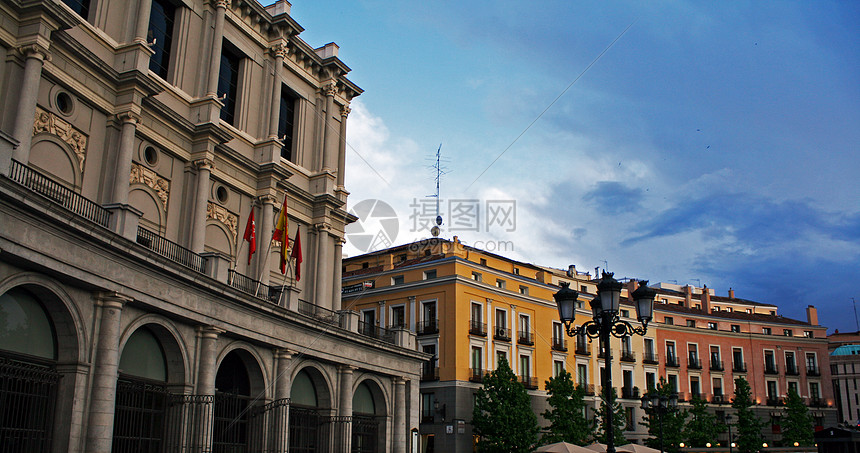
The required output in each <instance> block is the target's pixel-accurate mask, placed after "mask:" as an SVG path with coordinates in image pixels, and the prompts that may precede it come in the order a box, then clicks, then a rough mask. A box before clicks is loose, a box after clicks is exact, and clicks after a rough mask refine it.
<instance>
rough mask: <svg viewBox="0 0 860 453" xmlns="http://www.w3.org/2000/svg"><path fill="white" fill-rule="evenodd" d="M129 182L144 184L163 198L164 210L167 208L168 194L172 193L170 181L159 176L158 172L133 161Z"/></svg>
mask: <svg viewBox="0 0 860 453" xmlns="http://www.w3.org/2000/svg"><path fill="white" fill-rule="evenodd" d="M128 183H129V184H143V185H145V186H147V187H149V188H151V189H152V190H154V191H155V193H156V194H157V195H158V198H159V199H160V200H161V205H162V206H163V207H164V210H165V211H166V210H167V199H168V195H170V181H168V180H166V179H164V178H162V177H161V176H158V174H157V173H156V172H154V171H152V170H150V169H148V168H146V167H144V166H143V165H140V164H136V163H133V162H132V164H131V174H130V175H129V179H128Z"/></svg>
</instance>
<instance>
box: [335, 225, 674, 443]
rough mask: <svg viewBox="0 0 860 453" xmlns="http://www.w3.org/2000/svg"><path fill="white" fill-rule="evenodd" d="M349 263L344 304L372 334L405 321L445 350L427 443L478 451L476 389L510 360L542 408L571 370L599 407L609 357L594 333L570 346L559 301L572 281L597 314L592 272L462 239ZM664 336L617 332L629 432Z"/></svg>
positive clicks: (428, 344)
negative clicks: (653, 352) (555, 381)
mask: <svg viewBox="0 0 860 453" xmlns="http://www.w3.org/2000/svg"><path fill="white" fill-rule="evenodd" d="M343 266H344V267H343V300H342V304H343V308H344V309H351V310H355V311H358V312H359V313H360V317H361V321H360V327H359V329H360V330H361V331H362V332H363V333H365V334H369V335H376V336H380V337H384V336H387V335H393V332H394V331H395V330H397V329H404V328H405V329H408V330H410V331H413V332H415V333H416V334H417V347H418V349H419V350H421V351H423V352H426V353H429V354H433V355H434V356H435V359H434V360H432V361H431V362H429V363H428V364H427V365H426V366H425V368H424V373H423V376H422V381H421V384H420V389H421V409H420V410H421V417H420V419H421V425H420V434H421V436H422V438H421V440H422V445H423V446H424V449H423V450H422V451H425V452H429V451H437V452H439V451H445V452H465V451H472V442H473V436H472V428H471V425H470V424H469V421H470V420H471V419H472V408H473V402H474V394H475V392H476V391H477V389H478V388H479V387H480V385H481V381H482V378H483V375H484V374H485V373H487V372H489V371H490V370H494V369H496V367H497V366H498V364H499V361H500V359H502V358H504V359H506V360H508V362H509V363H510V365H511V368H512V369H513V371H514V373H515V374H517V375H518V376H519V378H520V380H521V381H522V382H523V384H524V385H525V387H526V389H527V390H528V392H529V394H530V395H531V396H532V407H533V409H534V410H535V413H537V414H541V413H542V412H543V411H544V410H545V409H546V408H547V406H546V392H545V391H544V390H543V389H544V387H545V381H546V380H548V379H549V378H550V377H551V376H555V375H557V374H558V373H559V372H560V371H561V370H562V369H565V370H567V371H568V372H570V373H571V374H573V375H574V376H575V379H577V380H578V382H580V383H582V384H585V385H586V386H587V388H588V389H589V395H590V396H589V399H590V404H591V406H592V407H594V408H596V407H598V405H599V401H598V400H597V398H596V397H594V392H595V390H597V391H599V386H595V385H594V384H595V383H598V382H599V376H600V374H599V372H600V368H599V367H602V366H603V362H604V360H603V358H602V357H598V355H599V354H597V352H598V348H597V345H596V344H595V345H591V344H590V342H589V341H588V340H587V339H585V338H577V339H576V340H575V341H572V342H571V344H568V341H567V336H566V334H565V333H564V331H563V325H562V324H561V322H559V320H558V319H559V317H558V309H557V307H556V304H555V301H554V300H553V294H554V293H555V292H556V291H558V283H559V282H562V281H564V282H569V283H570V284H571V287H572V288H576V289H577V290H579V291H580V293H581V294H582V295H581V296H580V297H581V299H582V301H581V302H582V304H581V306H580V307H579V308H580V310H579V311H578V313H577V317H578V318H579V317H581V319H577V325H579V324H581V323H582V322H584V321H586V320H588V319H590V317H591V314H590V310H588V303H587V301H588V300H589V299H590V298H591V297H593V295H595V294H596V292H597V287H596V283H597V282H596V280H594V281H593V280H592V276H591V275H590V274H587V273H581V272H578V271H577V270H576V269H575V268H574V267H573V266H571V267H570V269H568V270H567V271H565V270H560V269H552V268H546V267H541V266H536V265H533V264H528V263H523V262H519V261H515V260H511V259H508V258H505V257H502V256H499V255H496V254H493V253H489V252H485V251H482V250H478V249H475V248H472V247H468V246H465V245H463V244H462V243H460V242H459V241H458V240H457V237H454V239H453V241H449V240H444V239H431V240H426V241H420V242H415V243H412V244H407V245H402V246H398V247H394V248H390V249H386V250H382V251H378V252H374V253H370V254H365V255H361V256H357V257H353V258H348V259H344V261H343ZM626 294H627V291H626V288H625V292H624V294H623V296H626ZM622 303H623V302H622ZM621 315H622V317H626V319H627V320H628V321H631V322H634V323H635V322H636V321H635V316H636V313H635V309H634V308H633V306H632V305H626V304H623V305H622V311H621ZM630 316H633V318H630ZM655 335H656V334H655V333H654V332H653V329H652V330H649V331H648V333H647V334H646V335H645V336H644V337H642V336H634V337H632V338H627V339H625V340H624V341H623V342H622V340H619V339H613V342H615V343H613V344H612V345H611V349H610V350H611V351H616V353H615V354H614V356H613V363H612V368H613V384H614V385H615V386H616V387H617V388H618V394H619V396H621V397H622V398H623V399H622V403H623V404H624V406H625V407H626V408H627V412H628V420H629V427H630V428H631V430H630V431H627V432H625V436H626V437H627V438H628V439H629V440H634V439H640V438H642V437H644V436H645V435H646V434H645V431H644V430H643V428H642V427H641V426H640V425H639V424H638V421H639V420H640V419H641V416H642V411H641V409H640V408H639V404H640V402H639V399H638V398H639V396H640V391H639V388H640V387H641V388H642V389H643V390H644V388H645V382H646V379H648V380H653V379H656V376H657V374H658V367H659V363H658V362H657V360H648V359H649V358H653V357H646V356H645V355H644V354H642V351H644V350H645V349H644V344H645V342H646V341H650V342H651V343H652V345H653V343H654V342H655V338H656V336H655ZM538 419H539V421H540V422H541V423H542V424H543V425H546V422H545V421H544V420H543V419H542V418H541V417H539V418H538Z"/></svg>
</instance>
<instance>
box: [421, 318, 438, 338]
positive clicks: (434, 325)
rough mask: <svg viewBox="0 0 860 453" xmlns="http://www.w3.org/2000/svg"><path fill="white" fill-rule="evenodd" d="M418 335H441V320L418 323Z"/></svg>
mask: <svg viewBox="0 0 860 453" xmlns="http://www.w3.org/2000/svg"><path fill="white" fill-rule="evenodd" d="M416 333H417V334H418V335H432V334H434V333H439V320H438V319H431V320H429V321H423V322H419V323H418V332H416Z"/></svg>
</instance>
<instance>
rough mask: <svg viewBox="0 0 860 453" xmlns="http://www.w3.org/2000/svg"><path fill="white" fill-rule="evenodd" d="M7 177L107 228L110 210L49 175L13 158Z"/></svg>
mask: <svg viewBox="0 0 860 453" xmlns="http://www.w3.org/2000/svg"><path fill="white" fill-rule="evenodd" d="M9 179H11V180H12V181H15V182H16V183H18V184H20V185H22V186H24V187H26V188H28V189H30V190H32V191H33V192H36V193H38V194H39V195H42V196H44V197H45V198H47V199H48V200H50V201H51V202H53V203H56V204H58V205H60V206H62V207H63V208H65V209H68V210H69V211H71V212H73V213H74V214H76V215H79V216H81V217H83V218H85V219H87V220H90V221H92V222H94V223H96V224H99V225H101V226H103V227H105V228H108V225H109V223H110V216H111V213H110V211H108V210H107V209H105V208H103V207H101V206H99V205H98V204H96V203H95V202H93V201H91V200H89V199H88V198H85V197H84V196H82V195H80V194H79V193H77V192H75V191H73V190H72V189H69V188H68V187H66V186H64V185H62V184H60V183H58V182H57V181H54V180H53V179H52V178H50V177H49V176H46V175H44V174H42V173H39V172H38V171H36V170H33V169H32V168H30V167H28V166H26V165H24V164H22V163H20V162H18V161H16V160H14V159H13V160H12V165H11V166H10V167H9ZM201 272H202V271H201Z"/></svg>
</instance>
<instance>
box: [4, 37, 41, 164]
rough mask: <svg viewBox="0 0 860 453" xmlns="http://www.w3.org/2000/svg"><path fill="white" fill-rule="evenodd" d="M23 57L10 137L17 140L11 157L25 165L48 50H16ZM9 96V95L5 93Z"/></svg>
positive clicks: (39, 47) (27, 158) (26, 47)
mask: <svg viewBox="0 0 860 453" xmlns="http://www.w3.org/2000/svg"><path fill="white" fill-rule="evenodd" d="M18 50H19V52H21V54H22V55H24V59H25V60H24V77H23V80H22V81H21V88H20V92H19V93H18V108H17V109H16V111H15V124H14V126H13V127H12V136H13V137H15V139H16V140H18V148H16V149H15V153H14V154H13V155H12V157H14V158H15V160H17V161H18V162H21V163H22V164H26V163H28V162H29V161H30V145H31V144H32V142H33V120H34V119H35V117H36V98H37V97H38V96H39V81H41V80H42V65H43V63H44V61H45V60H47V59H49V54H48V50H47V49H45V48H43V47H41V46H39V45H36V44H34V45H30V46H25V47H21V48H20V49H18ZM7 94H9V93H7Z"/></svg>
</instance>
